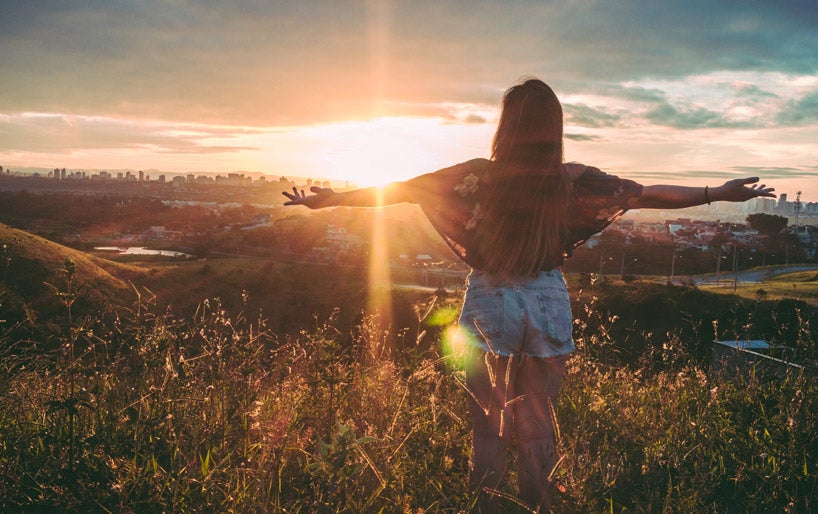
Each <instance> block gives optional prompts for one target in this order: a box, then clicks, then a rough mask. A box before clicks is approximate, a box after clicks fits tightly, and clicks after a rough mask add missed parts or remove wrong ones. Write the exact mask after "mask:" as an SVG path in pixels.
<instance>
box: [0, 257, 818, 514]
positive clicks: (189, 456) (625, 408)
mask: <svg viewBox="0 0 818 514" xmlns="http://www.w3.org/2000/svg"><path fill="white" fill-rule="evenodd" d="M42 248H44V249H45V248H49V247H42ZM53 250H54V251H58V250H59V249H56V248H55V249H53ZM50 252H51V250H49V251H44V253H43V255H42V258H43V259H47V258H50V257H49V254H50ZM57 255H59V256H60V257H61V258H62V257H66V256H68V257H69V258H73V254H66V255H62V254H57ZM17 262H23V261H22V260H17V257H15V259H14V260H12V261H10V263H9V264H7V266H6V274H5V276H4V282H3V285H4V287H2V288H0V320H8V319H10V318H9V317H8V316H6V314H7V312H8V311H7V309H8V306H9V305H10V303H9V301H8V300H9V298H10V297H9V290H8V289H7V288H6V287H5V285H6V284H7V283H8V280H9V278H10V277H13V276H15V275H16V274H18V273H20V272H21V270H20V269H19V268H15V266H14V264H15V263H17ZM49 262H50V261H49ZM92 263H94V261H92ZM94 265H95V266H98V267H99V269H105V268H104V266H108V264H105V263H102V264H94ZM85 266H86V265H85V264H83V266H73V265H68V264H66V263H63V269H62V271H60V269H58V268H57V267H54V269H51V268H49V269H50V273H53V274H54V275H53V276H54V277H57V278H59V279H60V280H56V279H55V290H53V291H51V294H53V295H55V296H56V297H57V298H58V299H60V301H58V302H57V303H58V304H59V305H60V306H61V308H62V309H63V310H64V311H65V312H64V315H62V316H57V317H55V318H54V319H53V320H52V321H50V322H49V323H42V324H40V323H38V330H37V331H35V332H25V334H26V335H25V336H24V337H20V336H19V335H18V334H20V333H21V332H20V331H19V330H17V328H18V327H17V326H10V324H9V323H8V322H6V321H0V356H2V359H0V511H1V512H12V513H14V512H53V511H55V510H59V511H63V512H134V513H136V512H139V513H141V512H157V513H158V512H197V513H198V512H242V513H244V512H259V513H261V512H264V513H267V512H273V513H279V512H280V513H285V512H287V513H297V512H301V513H307V512H309V513H312V512H320V513H358V512H386V513H392V512H394V513H408V512H411V513H417V512H440V513H461V512H474V504H475V497H474V495H473V494H472V493H471V492H470V491H469V490H468V487H467V474H468V457H469V449H470V438H469V430H470V426H469V417H468V413H467V412H466V410H467V409H466V398H467V395H468V394H469V393H468V391H467V390H466V389H465V387H464V385H463V384H464V381H463V370H462V366H461V364H460V362H459V358H458V354H457V351H456V345H453V341H455V340H456V339H455V338H454V337H453V335H452V332H451V328H450V327H451V324H452V322H453V320H454V319H455V318H456V316H457V313H458V308H459V302H460V298H459V297H457V296H456V295H451V296H448V297H447V296H443V297H437V296H435V295H434V293H430V292H428V291H424V290H405V289H401V290H399V291H395V292H394V293H393V295H392V303H393V314H394V315H395V316H396V318H395V319H394V322H393V323H392V324H391V325H385V324H383V323H382V322H381V320H380V319H378V318H377V317H372V316H370V315H368V314H366V313H365V311H364V310H363V309H364V308H365V307H364V305H365V303H366V296H367V293H366V288H365V282H366V281H365V277H363V276H358V275H356V274H354V273H348V274H345V273H340V272H339V270H337V269H333V268H329V267H326V266H323V267H321V266H308V265H295V264H287V263H275V262H270V261H264V260H259V259H243V258H230V259H212V260H208V261H197V262H188V263H181V264H177V263H157V262H154V263H152V264H151V267H150V269H146V268H143V267H141V266H138V267H128V268H123V270H124V271H126V272H127V273H134V275H133V276H139V277H143V278H144V282H142V283H141V284H140V285H138V286H137V288H136V290H139V291H143V292H144V294H142V295H140V296H136V297H135V295H134V294H131V297H130V300H129V303H128V304H125V305H121V306H118V307H117V308H116V310H115V313H116V315H115V316H110V315H107V314H106V311H105V308H104V304H103V305H100V308H99V310H98V311H97V312H93V311H92V312H88V313H85V314H83V315H76V314H77V313H75V312H74V310H73V308H74V305H75V304H74V302H73V301H69V300H73V299H76V298H81V297H82V296H83V295H85V294H86V292H89V291H91V289H86V288H85V287H83V288H82V289H81V290H80V288H79V285H80V284H81V282H82V281H81V280H80V278H79V277H80V276H81V275H80V270H81V269H85ZM111 266H113V267H111V268H109V269H112V270H115V269H119V268H116V265H113V264H112V265H111ZM95 269H96V268H91V270H95ZM26 270H27V269H26ZM24 271H25V270H24ZM82 273H86V271H83V272H82ZM82 276H83V277H85V276H87V275H82ZM569 279H570V282H571V286H572V290H574V292H575V295H574V296H575V297H576V300H575V304H574V311H575V318H576V319H575V339H576V342H577V346H578V352H577V353H576V354H575V356H574V357H573V358H572V360H571V361H570V362H569V378H568V379H567V381H566V382H565V384H564V387H563V390H562V392H561V394H560V396H559V398H558V400H557V402H556V404H555V413H556V419H557V423H558V426H559V435H558V446H559V451H560V453H561V454H562V456H563V458H562V460H561V461H560V463H559V464H558V467H557V469H556V471H555V475H554V476H555V480H556V482H557V484H558V489H559V490H560V492H559V493H558V494H557V497H556V499H555V504H554V506H553V510H554V512H560V513H562V512H564V513H574V512H679V513H688V512H719V513H722V512H726V513H733V512H735V513H740V512H812V511H815V509H816V507H815V506H816V505H818V380H816V379H815V371H816V366H815V364H814V363H815V359H814V358H813V359H811V360H809V361H808V362H805V365H806V369H805V370H804V371H803V372H802V373H801V374H798V375H790V376H786V377H779V378H775V379H770V378H769V377H766V378H765V377H763V376H759V375H756V374H755V373H752V372H750V373H747V374H738V373H734V372H730V371H729V370H728V372H716V371H712V370H711V369H710V366H709V360H708V359H707V355H708V348H709V346H708V345H709V344H710V342H711V341H712V340H713V337H714V332H715V333H717V334H731V335H735V336H736V337H739V336H740V335H742V334H751V333H762V332H763V331H764V330H775V331H776V332H775V334H774V336H775V337H778V338H780V339H781V340H782V341H783V342H786V343H787V344H791V345H793V346H795V347H797V348H798V349H799V351H800V352H801V355H811V356H815V355H816V337H815V334H814V333H813V328H812V327H814V324H815V315H814V313H813V312H811V311H808V310H806V309H801V308H800V307H797V306H796V307H795V308H793V306H792V305H790V304H788V303H787V302H776V301H773V300H769V299H768V300H766V301H764V302H760V301H757V300H755V299H753V300H749V301H748V300H743V299H741V298H736V297H731V296H721V295H713V294H710V293H708V292H706V291H702V290H699V289H696V288H687V287H681V286H668V285H664V284H638V283H630V284H622V283H619V282H617V281H613V280H606V281H601V282H598V283H595V284H591V283H583V282H582V280H583V278H582V277H578V276H572V277H569ZM83 280H85V279H83ZM799 280H801V281H803V283H809V277H808V276H805V277H801V278H799ZM799 283H802V282H799ZM112 284H115V282H112ZM129 287H130V286H129ZM148 290H150V292H151V294H147V291H148ZM131 291H132V293H133V291H134V289H133V288H131ZM222 297H223V298H222ZM158 298H163V299H165V300H167V302H168V303H169V304H170V305H172V308H171V309H170V310H168V308H167V304H165V303H159V302H158V301H157V299H158ZM254 302H257V303H254ZM790 303H792V302H790ZM768 311H772V312H774V316H773V315H769V319H768V318H767V317H765V316H768V314H767V312H768ZM19 323H20V324H25V323H36V321H33V320H29V321H25V320H22V321H20V322H19ZM785 325H786V326H785ZM32 334H33V335H32ZM46 343H48V344H46ZM513 461H514V456H513V455H512V463H513ZM514 474H515V471H514V470H513V466H512V467H511V468H510V469H509V473H508V475H509V476H508V480H507V481H506V483H504V484H503V485H502V487H501V490H500V491H498V494H499V495H500V498H501V499H500V502H501V508H502V509H503V511H504V512H511V513H514V512H528V511H527V510H526V509H525V508H523V507H522V506H520V505H519V504H518V503H517V502H516V498H515V496H516V489H515V485H514Z"/></svg>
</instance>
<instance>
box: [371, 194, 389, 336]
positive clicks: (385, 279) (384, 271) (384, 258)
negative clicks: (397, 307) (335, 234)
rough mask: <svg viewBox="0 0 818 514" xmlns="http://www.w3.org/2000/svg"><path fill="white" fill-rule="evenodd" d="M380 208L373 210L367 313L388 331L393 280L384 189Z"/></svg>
mask: <svg viewBox="0 0 818 514" xmlns="http://www.w3.org/2000/svg"><path fill="white" fill-rule="evenodd" d="M377 193H378V199H377V203H378V207H375V209H373V214H374V216H373V219H372V231H371V233H372V240H371V244H370V254H369V298H368V299H367V312H368V313H369V314H372V315H374V316H375V317H376V318H375V320H376V325H375V326H376V327H379V328H380V329H381V331H383V330H388V329H389V328H390V325H391V323H392V280H391V277H390V273H389V244H388V241H387V235H386V227H385V223H384V217H383V210H384V208H383V189H382V188H378V189H377Z"/></svg>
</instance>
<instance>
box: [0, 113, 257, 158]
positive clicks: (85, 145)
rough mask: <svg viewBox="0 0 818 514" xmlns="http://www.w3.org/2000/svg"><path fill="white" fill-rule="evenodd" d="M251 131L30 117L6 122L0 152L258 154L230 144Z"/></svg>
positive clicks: (0, 128) (0, 124)
mask: <svg viewBox="0 0 818 514" xmlns="http://www.w3.org/2000/svg"><path fill="white" fill-rule="evenodd" d="M245 131H246V129H241V128H225V127H212V126H197V125H183V124H167V123H159V122H153V123H144V122H133V121H125V120H117V119H111V118H102V117H87V116H74V115H60V114H47V113H25V114H18V115H5V116H3V117H2V118H0V141H2V144H0V150H2V151H4V152H15V151H26V152H40V153H54V154H60V153H68V152H76V151H84V150H100V149H111V150H121V149H146V150H147V149H149V150H150V151H153V152H159V153H166V154H167V153H172V154H218V153H231V152H237V151H242V150H256V148H253V147H248V146H243V145H229V144H224V143H225V141H229V140H230V139H231V138H233V137H236V136H237V135H240V134H241V133H242V132H245Z"/></svg>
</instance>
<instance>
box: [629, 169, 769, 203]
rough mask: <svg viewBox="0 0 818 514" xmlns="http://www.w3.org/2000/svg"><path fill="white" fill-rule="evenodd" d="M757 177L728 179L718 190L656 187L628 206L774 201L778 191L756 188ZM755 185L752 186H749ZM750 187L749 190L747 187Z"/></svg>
mask: <svg viewBox="0 0 818 514" xmlns="http://www.w3.org/2000/svg"><path fill="white" fill-rule="evenodd" d="M756 182H758V177H751V178H738V179H734V180H729V181H727V182H725V183H724V184H722V185H721V186H718V187H713V188H711V187H688V186H667V185H655V186H645V187H644V188H642V194H641V195H640V196H638V197H634V198H632V199H631V201H630V202H629V204H628V208H630V209H683V208H685V207H693V206H695V205H702V204H705V203H710V202H744V201H746V200H749V199H751V198H756V197H758V196H765V197H772V198H775V195H774V194H773V191H775V189H773V188H771V187H766V185H765V184H760V185H757V184H756ZM750 184H752V186H750ZM748 186H749V187H748Z"/></svg>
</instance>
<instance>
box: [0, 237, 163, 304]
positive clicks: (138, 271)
mask: <svg viewBox="0 0 818 514" xmlns="http://www.w3.org/2000/svg"><path fill="white" fill-rule="evenodd" d="M69 259H70V260H71V262H73V263H74V266H75V268H76V274H75V278H74V287H79V286H82V288H83V289H82V295H81V298H80V300H78V302H77V304H76V307H77V309H78V312H82V311H88V310H95V309H100V308H103V307H105V305H107V304H109V303H111V302H119V301H127V299H128V298H129V295H130V296H133V291H132V289H131V286H130V285H129V283H128V282H129V281H134V280H139V279H140V278H141V277H143V276H144V275H145V273H146V272H147V271H146V270H144V269H143V268H139V267H136V266H129V265H124V264H120V263H116V262H112V261H109V260H106V259H102V258H99V257H95V256H92V255H89V254H86V253H84V252H81V251H78V250H74V249H71V248H68V247H66V246H62V245H59V244H57V243H54V242H52V241H48V240H47V239H43V238H42V237H39V236H36V235H33V234H30V233H28V232H24V231H22V230H18V229H14V228H11V227H8V226H6V225H3V224H0V292H2V293H3V294H5V295H6V296H7V297H14V298H16V299H17V300H18V301H17V302H16V303H19V302H21V301H22V302H25V304H26V305H27V306H28V308H29V309H33V311H34V312H35V313H38V314H40V315H42V316H44V317H48V316H51V315H53V314H56V313H59V312H60V310H61V309H62V307H61V306H60V304H59V302H57V300H56V298H55V297H54V294H53V292H52V291H51V290H50V289H49V288H48V286H47V285H46V283H49V284H53V285H54V286H56V287H57V288H58V289H60V290H65V288H66V285H67V284H66V278H67V277H66V273H65V271H64V270H65V263H66V261H67V260H69ZM7 307H8V306H7Z"/></svg>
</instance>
